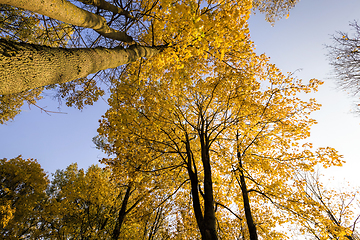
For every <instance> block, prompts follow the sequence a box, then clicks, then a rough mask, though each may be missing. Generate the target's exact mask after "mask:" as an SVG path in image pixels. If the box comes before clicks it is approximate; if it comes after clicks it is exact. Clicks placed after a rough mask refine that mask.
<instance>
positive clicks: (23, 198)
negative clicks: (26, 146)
mask: <svg viewBox="0 0 360 240" xmlns="http://www.w3.org/2000/svg"><path fill="white" fill-rule="evenodd" d="M0 176H1V179H0V184H1V185H0V210H1V216H0V224H1V225H2V227H1V230H0V235H1V236H2V237H3V238H6V239H21V238H25V237H29V236H30V237H31V238H33V239H35V238H36V237H37V236H41V234H42V233H41V229H39V226H38V223H39V219H40V218H41V210H42V207H43V204H44V201H45V199H46V194H45V189H46V187H47V184H48V179H47V176H46V174H45V172H44V170H43V169H42V168H41V167H40V164H38V163H37V162H36V160H33V159H27V160H25V159H23V158H22V157H21V156H18V157H16V158H13V159H10V160H7V159H6V158H3V159H1V160H0Z"/></svg>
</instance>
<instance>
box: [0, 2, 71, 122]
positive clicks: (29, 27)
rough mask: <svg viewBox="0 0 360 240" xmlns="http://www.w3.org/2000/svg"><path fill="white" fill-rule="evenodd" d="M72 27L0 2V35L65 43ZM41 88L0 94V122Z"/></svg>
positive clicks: (37, 95)
mask: <svg viewBox="0 0 360 240" xmlns="http://www.w3.org/2000/svg"><path fill="white" fill-rule="evenodd" d="M72 32H73V28H72V27H71V26H70V25H68V24H64V23H59V22H56V21H55V20H52V19H48V18H46V17H44V16H42V17H41V16H39V15H37V14H34V13H30V12H27V11H23V10H20V9H18V8H15V7H11V6H8V5H3V4H0V36H1V38H3V39H7V40H15V41H22V42H28V43H36V44H43V45H47V46H52V47H59V46H66V45H67V40H68V39H69V37H68V36H70V35H72ZM41 92H42V88H40V89H34V90H32V91H27V92H23V93H17V94H10V95H0V124H3V123H4V122H6V121H8V120H10V119H13V118H14V117H15V116H16V115H17V114H18V113H20V107H21V106H22V105H23V104H24V102H27V103H28V104H29V105H31V104H35V103H36V101H37V100H38V99H41V96H40V94H41Z"/></svg>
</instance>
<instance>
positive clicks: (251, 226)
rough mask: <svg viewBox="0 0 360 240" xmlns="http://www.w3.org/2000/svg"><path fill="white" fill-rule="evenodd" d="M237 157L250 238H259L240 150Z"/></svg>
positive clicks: (253, 239)
mask: <svg viewBox="0 0 360 240" xmlns="http://www.w3.org/2000/svg"><path fill="white" fill-rule="evenodd" d="M237 158H238V161H239V165H240V169H239V171H240V188H241V192H242V196H243V202H244V210H245V218H246V223H247V225H248V229H249V234H250V240H258V235H257V231H256V226H255V223H254V218H253V217H252V214H251V207H250V199H249V192H248V189H247V186H246V182H245V176H244V171H243V168H242V162H241V156H240V152H237Z"/></svg>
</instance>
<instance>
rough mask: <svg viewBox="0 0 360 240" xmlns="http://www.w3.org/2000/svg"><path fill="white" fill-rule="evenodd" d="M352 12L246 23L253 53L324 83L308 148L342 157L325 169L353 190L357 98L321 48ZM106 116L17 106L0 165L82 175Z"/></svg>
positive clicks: (344, 8)
mask: <svg viewBox="0 0 360 240" xmlns="http://www.w3.org/2000/svg"><path fill="white" fill-rule="evenodd" d="M359 9H360V1H358V0H341V1H340V0H301V1H300V3H298V4H297V6H296V7H295V8H294V9H293V10H292V11H291V12H290V17H289V18H288V19H283V20H280V21H278V22H276V24H275V26H274V27H272V26H271V25H270V24H269V23H267V22H265V21H264V16H263V15H261V14H256V15H255V16H252V17H251V19H250V22H249V23H250V32H251V38H252V40H253V41H254V42H255V45H256V52H257V53H259V54H260V53H266V55H268V56H270V57H271V61H272V62H273V63H275V64H276V65H277V67H279V68H280V69H281V70H282V71H283V72H294V71H296V70H297V69H302V70H301V71H297V72H296V74H295V76H297V77H298V78H302V79H303V80H309V79H311V78H318V79H321V80H323V81H325V84H324V85H323V86H322V87H321V88H320V90H319V92H317V93H315V94H312V95H311V97H315V98H316V99H317V100H318V102H320V103H321V104H322V105H323V107H322V109H321V110H320V111H318V112H316V113H315V114H313V115H312V117H313V118H315V119H317V121H318V124H317V125H316V126H315V127H313V129H312V134H311V138H310V139H309V141H311V142H313V143H314V145H315V146H331V147H334V148H336V149H337V150H338V151H339V152H340V153H341V154H343V155H344V159H345V160H346V161H347V164H346V165H345V166H344V167H342V168H336V169H333V170H327V171H326V172H325V173H326V174H327V175H326V176H328V177H331V176H336V180H339V181H340V180H342V179H343V178H346V180H348V181H351V183H352V185H355V186H360V181H359V180H357V174H358V173H357V172H358V169H359V168H360V163H359V157H360V147H359V143H358V142H359V139H360V125H359V124H360V117H358V116H356V115H354V114H352V113H351V109H352V108H353V100H356V98H354V97H351V96H350V95H348V94H347V93H345V92H344V91H340V90H338V89H336V86H335V84H334V81H333V79H332V77H331V67H330V66H329V65H328V61H327V59H326V56H325V54H326V51H327V50H326V49H325V47H324V44H330V43H331V40H330V37H331V36H330V35H331V34H334V33H335V31H338V30H341V31H349V29H350V28H349V22H350V21H353V20H360V13H359ZM38 105H39V106H41V107H43V108H46V109H48V110H52V111H58V103H57V101H55V100H52V99H51V97H49V98H45V100H42V101H40V102H39V103H38ZM106 109H107V104H106V102H105V101H103V100H99V102H97V103H95V104H94V105H93V106H88V107H86V109H84V110H83V111H79V110H77V109H74V108H67V107H66V106H61V109H60V110H61V111H62V112H64V113H66V114H56V113H53V114H51V116H49V115H47V114H46V113H44V112H41V110H40V109H37V108H36V107H34V106H32V107H31V109H29V108H28V106H24V107H23V112H22V113H21V114H20V115H18V116H17V117H15V120H14V121H12V122H8V123H7V124H6V125H0V136H1V137H0V158H8V159H9V158H14V157H16V156H18V155H20V154H21V155H22V156H23V157H24V158H35V159H37V160H38V162H39V163H40V164H41V165H42V167H43V168H44V169H45V170H46V171H47V172H49V173H53V172H55V170H56V169H63V168H65V167H67V166H68V165H69V164H71V163H73V162H77V163H78V164H79V167H81V168H87V167H88V166H90V165H91V164H94V163H98V160H99V159H101V158H102V157H105V155H104V154H103V153H102V152H101V151H99V150H97V149H95V147H94V144H93V143H92V141H91V139H92V137H94V136H95V135H96V134H97V133H96V129H97V127H98V120H99V119H100V117H101V115H102V114H104V113H105V111H106Z"/></svg>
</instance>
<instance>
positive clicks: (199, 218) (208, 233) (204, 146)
mask: <svg viewBox="0 0 360 240" xmlns="http://www.w3.org/2000/svg"><path fill="white" fill-rule="evenodd" d="M204 135H205V134H202V133H201V134H200V141H201V159H202V164H203V168H204V192H202V191H201V189H200V186H199V180H198V175H197V170H196V165H195V163H194V159H193V157H192V152H191V149H190V140H189V137H188V136H187V135H186V142H185V143H186V153H187V160H188V161H187V170H188V174H189V177H190V183H191V194H192V202H193V209H194V213H195V218H196V222H197V225H198V227H199V230H200V234H201V239H202V240H217V239H218V237H217V232H216V219H215V207H214V196H213V189H212V179H211V167H210V155H209V145H208V141H207V139H206V137H204ZM199 191H200V193H201V195H202V197H203V199H204V213H202V209H201V203H200V199H199Z"/></svg>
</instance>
